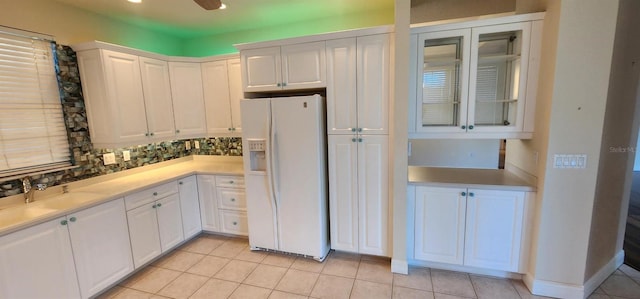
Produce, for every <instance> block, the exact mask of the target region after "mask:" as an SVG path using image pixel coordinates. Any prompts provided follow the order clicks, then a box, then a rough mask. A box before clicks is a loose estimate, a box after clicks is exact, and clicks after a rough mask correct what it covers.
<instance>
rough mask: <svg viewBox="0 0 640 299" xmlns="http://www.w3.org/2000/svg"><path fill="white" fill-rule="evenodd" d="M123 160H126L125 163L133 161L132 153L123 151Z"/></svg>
mask: <svg viewBox="0 0 640 299" xmlns="http://www.w3.org/2000/svg"><path fill="white" fill-rule="evenodd" d="M122 159H124V160H125V161H131V152H130V151H122Z"/></svg>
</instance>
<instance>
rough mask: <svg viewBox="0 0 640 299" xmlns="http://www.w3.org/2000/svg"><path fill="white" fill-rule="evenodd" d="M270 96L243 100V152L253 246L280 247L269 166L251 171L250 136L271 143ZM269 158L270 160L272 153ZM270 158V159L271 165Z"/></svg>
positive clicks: (250, 237) (251, 242)
mask: <svg viewBox="0 0 640 299" xmlns="http://www.w3.org/2000/svg"><path fill="white" fill-rule="evenodd" d="M269 103H270V101H269V100H268V99H251V100H242V101H241V102H240V111H241V114H242V154H243V160H244V173H245V193H246V199H247V217H248V223H249V245H251V247H260V248H268V249H276V250H277V249H278V247H277V241H276V240H277V235H276V207H275V202H274V200H273V196H272V192H271V187H270V184H269V177H268V176H267V174H268V172H269V167H267V169H266V171H262V172H257V171H252V170H251V161H250V157H251V156H252V155H251V153H250V147H249V145H248V141H249V140H250V139H265V140H266V141H267V142H266V143H267V144H268V143H269V126H270V123H271V116H270V114H271V113H270V111H271V109H270V108H271V106H270V104H269ZM266 156H267V159H268V155H266ZM269 162H270V161H267V165H269Z"/></svg>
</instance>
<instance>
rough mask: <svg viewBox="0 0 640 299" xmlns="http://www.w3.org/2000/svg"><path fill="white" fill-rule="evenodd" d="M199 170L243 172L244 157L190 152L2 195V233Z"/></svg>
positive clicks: (0, 230)
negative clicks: (28, 198)
mask: <svg viewBox="0 0 640 299" xmlns="http://www.w3.org/2000/svg"><path fill="white" fill-rule="evenodd" d="M195 174H215V175H243V164H242V157H219V156H189V157H184V158H180V159H176V160H171V161H166V162H160V163H157V164H153V165H148V166H143V167H138V168H134V169H130V170H125V171H121V172H117V173H112V174H108V175H103V176H99V177H95V178H90V179H86V180H82V181H77V182H72V183H69V184H64V185H67V186H68V188H69V193H64V194H63V193H62V186H55V187H51V188H48V189H47V190H45V191H44V192H40V191H37V192H36V194H35V201H34V202H32V203H29V204H24V203H23V198H24V197H23V195H22V194H19V195H16V196H11V197H9V198H2V199H0V201H1V202H3V204H2V205H0V207H4V209H0V236H2V235H5V234H8V233H11V232H14V231H17V230H20V229H23V228H26V227H29V226H32V225H36V224H39V223H43V222H46V221H49V220H52V219H55V218H58V217H61V216H64V215H67V214H69V213H74V212H77V211H79V210H83V209H86V208H89V207H92V206H95V205H99V204H101V203H104V202H107V201H109V200H113V199H117V198H120V197H123V196H125V195H129V194H132V193H135V192H138V191H141V190H144V189H147V188H150V187H154V186H157V185H161V184H164V183H167V182H170V181H174V180H178V179H181V178H184V177H187V176H191V175H195Z"/></svg>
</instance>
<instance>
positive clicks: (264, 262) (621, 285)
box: [99, 234, 640, 299]
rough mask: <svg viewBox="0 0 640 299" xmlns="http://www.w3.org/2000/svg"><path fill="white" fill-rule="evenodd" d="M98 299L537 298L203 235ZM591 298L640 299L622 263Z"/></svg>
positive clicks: (499, 282) (469, 281)
mask: <svg viewBox="0 0 640 299" xmlns="http://www.w3.org/2000/svg"><path fill="white" fill-rule="evenodd" d="M99 298H206V299H216V298H250V299H259V298H292V299H293V298H336V299H338V298H354V299H355V298H365V299H375V298H388V299H390V298H393V299H396V298H398V299H400V298H401V299H410V298H424V299H459V298H478V299H483V298H487V299H500V298H505V299H532V298H545V297H539V296H534V295H532V294H531V293H530V292H529V291H528V289H527V288H526V287H525V285H524V284H523V283H522V282H521V281H519V280H510V279H500V278H493V277H487V276H479V275H471V274H467V273H460V272H451V271H443V270H436V269H428V268H410V269H409V275H401V274H393V273H391V269H390V263H389V259H384V258H377V257H371V256H360V255H355V254H349V253H343V252H332V253H331V254H330V255H329V257H328V258H327V259H326V260H325V261H324V262H323V263H318V262H316V261H313V260H309V259H304V258H296V257H292V256H288V255H283V254H277V253H265V252H253V251H251V250H249V244H248V242H247V240H246V239H241V238H229V237H224V236H217V235H206V234H204V235H201V236H199V237H197V238H195V239H194V240H192V241H190V242H188V243H187V244H185V245H183V246H181V247H180V248H178V249H177V250H175V251H174V252H172V253H170V254H169V255H167V256H165V257H163V258H162V259H160V260H158V261H156V262H154V263H152V264H151V265H149V266H147V267H145V268H144V269H142V270H141V271H139V272H138V273H136V274H134V275H133V276H131V277H130V278H128V279H127V280H125V281H123V282H122V283H120V284H119V285H118V286H115V287H113V288H111V289H110V290H108V291H107V292H105V293H103V294H102V295H100V296H99ZM589 298H590V299H621V298H625V299H626V298H628V299H636V298H640V272H638V271H636V270H634V269H632V268H630V267H628V266H626V265H623V266H622V267H620V269H618V270H617V271H616V272H615V273H614V274H613V275H611V276H610V277H609V278H608V279H607V280H606V281H605V282H604V283H603V284H602V285H601V286H600V287H599V288H598V289H597V290H596V291H595V292H594V294H592V295H591V296H590V297H589Z"/></svg>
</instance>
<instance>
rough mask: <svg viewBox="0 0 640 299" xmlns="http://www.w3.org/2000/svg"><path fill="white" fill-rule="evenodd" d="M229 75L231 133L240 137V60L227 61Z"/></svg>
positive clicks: (241, 93) (242, 94)
mask: <svg viewBox="0 0 640 299" xmlns="http://www.w3.org/2000/svg"><path fill="white" fill-rule="evenodd" d="M227 71H228V74H229V103H230V105H231V131H232V133H233V134H235V135H238V136H240V135H241V134H242V119H241V117H240V101H241V100H242V99H244V92H243V91H242V67H241V64H240V59H239V58H237V59H229V60H227Z"/></svg>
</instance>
